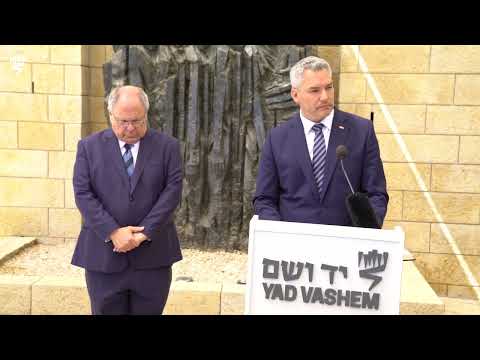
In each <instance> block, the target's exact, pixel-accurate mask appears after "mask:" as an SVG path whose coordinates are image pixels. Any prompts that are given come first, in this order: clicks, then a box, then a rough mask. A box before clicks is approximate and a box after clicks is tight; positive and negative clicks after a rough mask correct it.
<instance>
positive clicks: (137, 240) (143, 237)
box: [133, 232, 147, 246]
mask: <svg viewBox="0 0 480 360" xmlns="http://www.w3.org/2000/svg"><path fill="white" fill-rule="evenodd" d="M145 240H147V236H146V235H145V234H143V233H141V232H136V233H135V234H133V241H135V243H136V244H137V246H140V244H141V243H142V242H144V241H145Z"/></svg>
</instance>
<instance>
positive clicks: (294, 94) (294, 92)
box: [290, 87, 298, 104]
mask: <svg viewBox="0 0 480 360" xmlns="http://www.w3.org/2000/svg"><path fill="white" fill-rule="evenodd" d="M290 95H291V96H292V99H293V101H295V104H298V90H297V88H294V87H292V89H291V90H290Z"/></svg>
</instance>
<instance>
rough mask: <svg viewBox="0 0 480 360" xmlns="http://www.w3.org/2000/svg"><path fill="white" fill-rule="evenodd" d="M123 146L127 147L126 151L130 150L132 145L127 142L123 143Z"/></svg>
mask: <svg viewBox="0 0 480 360" xmlns="http://www.w3.org/2000/svg"><path fill="white" fill-rule="evenodd" d="M123 147H124V148H125V150H126V151H128V150H130V148H131V147H132V145H130V144H126V143H125V145H123Z"/></svg>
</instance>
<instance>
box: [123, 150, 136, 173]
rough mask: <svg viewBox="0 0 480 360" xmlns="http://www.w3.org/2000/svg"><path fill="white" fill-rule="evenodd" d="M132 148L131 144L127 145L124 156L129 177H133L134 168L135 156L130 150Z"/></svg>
mask: <svg viewBox="0 0 480 360" xmlns="http://www.w3.org/2000/svg"><path fill="white" fill-rule="evenodd" d="M131 147H132V146H131V145H130V144H125V145H124V148H125V153H124V154H123V162H124V163H125V169H127V174H128V176H129V177H131V176H132V174H133V170H134V166H133V156H132V151H131V150H130V148H131Z"/></svg>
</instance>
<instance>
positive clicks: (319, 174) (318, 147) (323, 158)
mask: <svg viewBox="0 0 480 360" xmlns="http://www.w3.org/2000/svg"><path fill="white" fill-rule="evenodd" d="M324 126H325V125H323V124H322V123H320V124H315V125H313V127H312V129H313V131H315V141H314V143H313V159H312V166H313V176H314V178H315V182H316V183H317V187H318V192H319V193H321V192H322V186H323V181H324V179H325V164H326V163H327V147H326V145H325V138H324V137H323V131H322V128H323V127H324Z"/></svg>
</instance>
